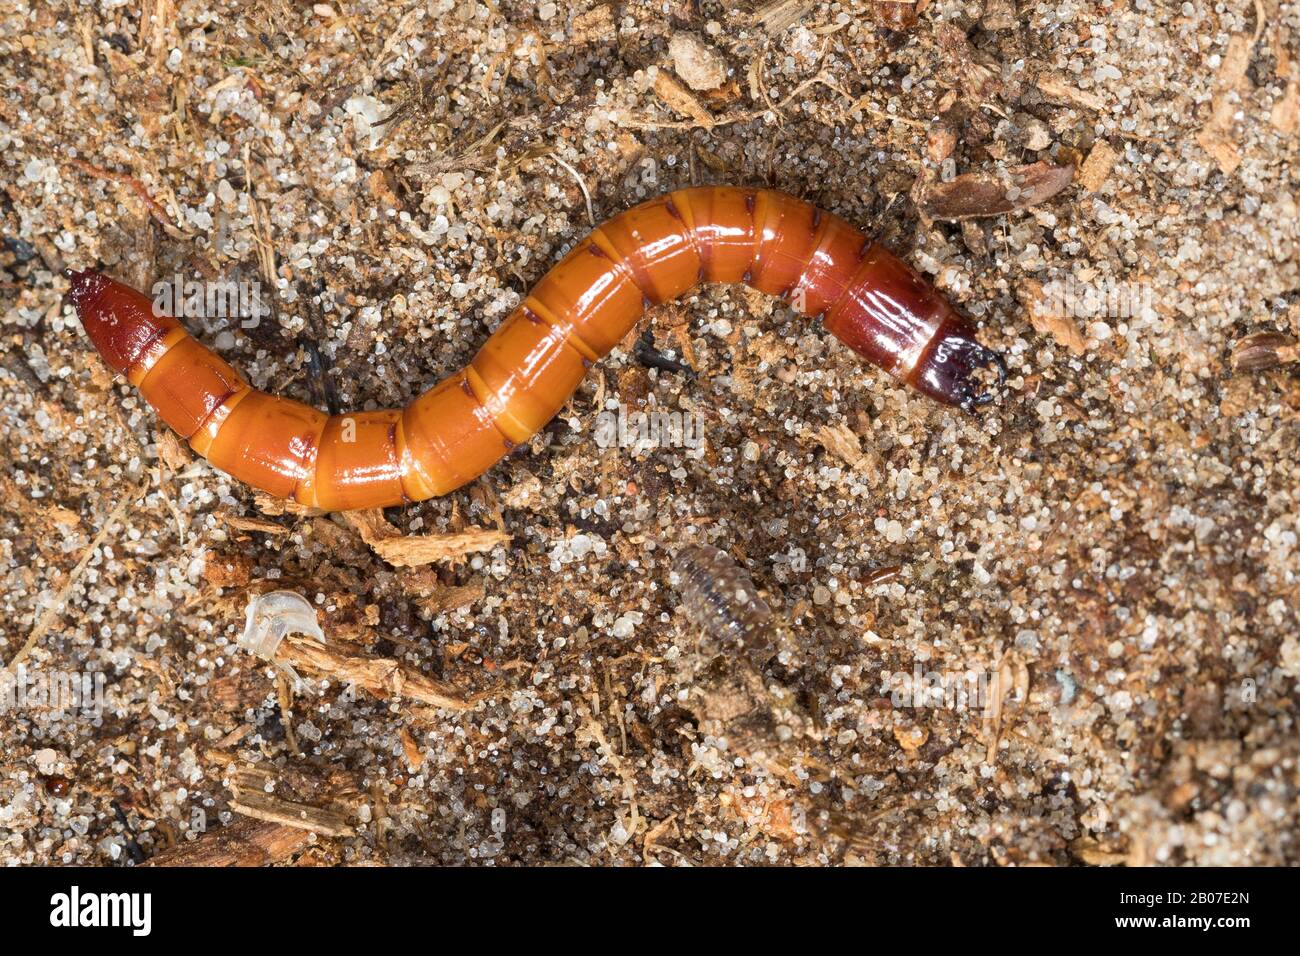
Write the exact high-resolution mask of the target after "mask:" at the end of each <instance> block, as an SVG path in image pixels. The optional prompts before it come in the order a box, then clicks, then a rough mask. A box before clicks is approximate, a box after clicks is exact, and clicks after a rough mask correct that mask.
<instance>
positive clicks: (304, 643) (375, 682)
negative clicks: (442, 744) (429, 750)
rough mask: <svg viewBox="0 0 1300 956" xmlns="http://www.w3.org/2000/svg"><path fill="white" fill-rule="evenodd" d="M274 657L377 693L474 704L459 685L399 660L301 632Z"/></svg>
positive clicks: (461, 706)
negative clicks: (353, 651) (359, 651)
mask: <svg viewBox="0 0 1300 956" xmlns="http://www.w3.org/2000/svg"><path fill="white" fill-rule="evenodd" d="M275 661H276V663H284V664H288V665H289V666H290V667H292V668H294V669H295V670H298V671H301V672H303V673H305V674H312V675H320V676H325V677H329V678H332V679H334V680H337V681H340V682H341V683H344V684H355V685H356V686H358V687H360V688H362V689H364V690H367V691H369V692H370V693H372V694H374V695H375V696H376V697H394V696H401V697H405V698H407V699H409V700H414V701H419V702H420V703H422V704H428V705H429V706H431V707H441V708H445V709H446V710H468V709H469V708H470V707H471V706H473V704H472V701H470V700H469V699H467V698H466V697H465V695H464V694H462V693H461V691H460V689H459V688H457V687H454V686H453V685H451V684H448V683H446V682H445V681H440V680H434V679H433V678H432V677H427V676H425V675H424V674H422V673H420V672H419V671H418V670H416V669H414V668H413V667H410V666H408V665H406V664H404V663H402V662H401V661H399V660H395V659H393V658H389V657H373V656H371V655H367V654H349V653H347V652H346V651H344V650H342V649H340V648H338V647H334V646H332V645H326V644H318V643H316V642H315V641H313V640H312V639H311V638H309V637H305V636H304V635H301V634H290V635H288V636H287V637H286V638H285V639H284V643H282V644H281V645H280V647H279V650H278V651H277V652H276V655H275Z"/></svg>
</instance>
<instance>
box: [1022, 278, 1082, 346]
mask: <svg viewBox="0 0 1300 956" xmlns="http://www.w3.org/2000/svg"><path fill="white" fill-rule="evenodd" d="M1017 296H1018V297H1019V299H1020V301H1021V302H1022V303H1023V304H1024V306H1025V311H1026V312H1028V313H1029V324H1030V325H1032V326H1033V327H1034V331H1035V332H1039V333H1041V334H1043V335H1050V336H1051V337H1052V338H1053V339H1055V340H1056V341H1057V342H1059V343H1060V344H1062V345H1064V346H1065V347H1066V348H1068V349H1069V350H1070V351H1071V352H1073V353H1074V354H1075V355H1082V354H1083V353H1084V352H1085V351H1087V344H1086V343H1085V342H1084V338H1083V333H1082V332H1080V331H1079V327H1078V326H1077V325H1075V323H1074V320H1073V319H1072V318H1070V316H1068V315H1066V314H1065V308H1064V303H1063V302H1061V301H1059V297H1058V296H1053V295H1049V294H1047V292H1046V291H1044V289H1043V284H1042V283H1041V282H1039V281H1037V280H1036V279H1025V280H1023V281H1022V282H1021V283H1020V286H1019V288H1018V289H1017Z"/></svg>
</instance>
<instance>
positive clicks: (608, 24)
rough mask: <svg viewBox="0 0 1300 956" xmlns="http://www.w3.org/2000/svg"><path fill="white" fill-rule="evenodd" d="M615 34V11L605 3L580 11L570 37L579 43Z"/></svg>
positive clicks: (597, 40)
mask: <svg viewBox="0 0 1300 956" xmlns="http://www.w3.org/2000/svg"><path fill="white" fill-rule="evenodd" d="M614 35H615V30H614V11H613V10H611V9H610V8H609V7H608V6H606V5H605V4H601V5H600V6H596V7H592V8H591V9H590V10H586V11H584V12H582V13H579V14H578V15H577V16H575V17H574V18H573V26H572V27H571V28H570V30H569V36H570V38H571V39H572V40H573V42H574V43H578V44H586V43H593V42H599V41H601V40H607V39H609V38H610V37H612V36H614Z"/></svg>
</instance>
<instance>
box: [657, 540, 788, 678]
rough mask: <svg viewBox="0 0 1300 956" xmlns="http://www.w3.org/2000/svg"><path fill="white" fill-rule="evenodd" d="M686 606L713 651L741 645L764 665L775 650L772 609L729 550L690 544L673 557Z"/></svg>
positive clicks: (743, 649) (678, 587)
mask: <svg viewBox="0 0 1300 956" xmlns="http://www.w3.org/2000/svg"><path fill="white" fill-rule="evenodd" d="M673 571H674V572H676V574H677V579H678V581H677V592H678V594H679V595H680V596H681V605H682V609H683V610H684V611H685V612H686V616H687V617H688V618H689V619H690V621H691V623H692V624H694V625H695V626H696V627H697V628H699V630H700V632H701V636H702V637H703V638H704V639H705V640H706V641H707V642H709V643H710V644H711V645H712V646H711V647H709V648H708V650H709V651H710V652H712V653H717V652H719V651H726V650H735V649H739V650H742V651H744V652H745V653H747V654H748V655H749V656H751V657H753V658H756V659H757V660H756V663H757V664H758V665H760V666H761V664H762V663H763V660H764V659H765V658H767V657H770V656H771V654H772V652H773V650H774V643H773V627H772V609H771V608H770V607H768V604H767V602H766V601H764V600H763V598H762V596H761V595H760V594H759V593H758V588H756V587H755V586H754V581H753V579H752V578H751V577H750V576H749V574H748V572H746V571H745V570H744V568H742V567H740V565H738V564H736V562H735V561H734V560H733V559H732V557H731V555H729V554H727V553H726V552H725V551H719V550H718V549H717V548H714V547H712V546H710V545H707V544H692V545H687V546H686V547H684V548H682V549H681V550H679V551H678V552H677V556H676V558H675V559H674V561H673Z"/></svg>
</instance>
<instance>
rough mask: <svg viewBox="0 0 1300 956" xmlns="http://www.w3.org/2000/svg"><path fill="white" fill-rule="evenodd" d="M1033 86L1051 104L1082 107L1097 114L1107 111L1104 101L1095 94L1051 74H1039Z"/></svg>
mask: <svg viewBox="0 0 1300 956" xmlns="http://www.w3.org/2000/svg"><path fill="white" fill-rule="evenodd" d="M1035 85H1036V86H1037V87H1038V92H1040V93H1042V94H1043V95H1044V96H1045V97H1047V98H1048V99H1049V100H1052V101H1053V102H1056V103H1072V104H1074V105H1075V106H1082V107H1083V108H1084V109H1089V110H1095V111H1096V112H1098V113H1104V112H1106V111H1107V109H1106V101H1105V100H1104V99H1102V98H1101V97H1100V96H1098V95H1097V94H1096V93H1089V92H1088V91H1087V90H1081V89H1079V88H1078V87H1076V86H1074V85H1072V84H1070V83H1067V82H1066V81H1065V80H1063V79H1061V78H1060V77H1059V76H1056V75H1055V74H1053V73H1041V74H1039V76H1038V78H1037V80H1035Z"/></svg>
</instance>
